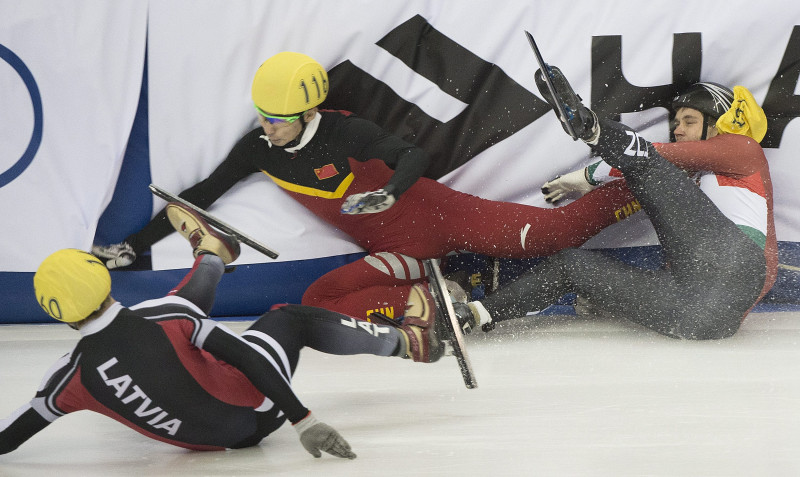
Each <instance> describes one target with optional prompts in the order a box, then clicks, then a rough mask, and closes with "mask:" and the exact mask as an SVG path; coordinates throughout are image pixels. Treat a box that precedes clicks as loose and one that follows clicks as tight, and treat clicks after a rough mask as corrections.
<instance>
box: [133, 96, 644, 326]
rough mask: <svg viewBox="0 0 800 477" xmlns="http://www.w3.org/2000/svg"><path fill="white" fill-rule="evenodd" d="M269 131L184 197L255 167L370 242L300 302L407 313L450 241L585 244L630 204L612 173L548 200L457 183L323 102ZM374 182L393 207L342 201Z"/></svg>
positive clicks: (210, 198) (199, 195) (146, 237)
mask: <svg viewBox="0 0 800 477" xmlns="http://www.w3.org/2000/svg"><path fill="white" fill-rule="evenodd" d="M262 134H263V131H262V130H261V129H260V128H257V129H254V130H252V131H250V132H249V133H247V134H246V135H245V136H244V137H243V138H242V139H241V140H240V141H239V142H238V143H237V144H236V145H235V146H234V148H233V149H232V150H231V152H230V153H229V154H228V156H227V158H226V159H225V161H223V163H222V164H220V166H218V167H217V169H216V170H215V171H214V172H213V173H212V174H211V175H210V176H209V177H208V178H207V179H205V180H203V181H202V182H200V183H198V184H197V185H195V186H193V187H191V188H189V189H187V190H186V191H184V192H182V193H181V194H180V196H181V197H183V198H184V199H186V200H189V201H191V202H193V203H195V204H196V205H198V206H200V207H203V208H206V207H208V206H209V205H210V204H211V203H213V202H214V201H215V200H216V199H217V198H219V197H220V196H221V195H222V194H223V193H224V192H225V191H227V190H229V189H230V188H231V187H233V185H234V184H236V183H237V182H239V181H240V180H242V179H244V178H245V177H247V176H249V175H250V174H252V173H258V172H262V173H264V174H266V175H267V176H268V177H269V178H270V179H271V180H272V181H273V182H275V184H277V185H278V186H279V187H281V188H282V189H283V190H284V191H285V192H286V193H287V194H289V195H290V196H291V197H292V198H294V199H295V200H297V201H298V202H300V203H302V204H303V205H304V206H305V207H307V208H308V209H309V210H310V211H311V212H313V213H314V214H315V215H317V216H319V217H321V218H322V219H324V220H326V221H327V222H328V223H330V224H331V225H333V226H335V227H337V228H339V229H341V230H342V231H343V232H345V233H346V234H348V235H350V236H351V237H352V238H353V239H354V240H355V241H356V242H357V243H358V244H359V245H360V246H361V247H363V248H364V249H366V250H367V252H369V254H370V255H369V256H367V257H365V258H364V259H362V260H358V261H356V262H353V263H350V264H348V265H345V266H343V267H340V268H338V269H336V270H333V271H331V272H329V273H328V274H326V275H324V276H323V277H321V278H320V279H319V280H318V281H316V282H315V283H313V284H312V285H311V286H310V287H309V288H308V290H307V291H306V293H305V295H304V297H303V304H307V305H313V306H319V307H323V308H327V309H330V310H334V311H338V312H340V313H344V314H347V315H350V316H354V317H357V318H362V319H363V318H366V317H367V315H368V314H369V313H371V312H372V311H373V310H377V309H380V310H383V311H384V312H386V314H389V315H397V316H399V315H401V314H402V310H403V309H404V306H405V304H406V299H407V295H408V291H409V289H410V286H411V285H412V284H413V283H415V282H418V281H420V280H424V279H425V272H424V268H423V266H422V262H421V261H420V260H422V259H427V258H439V257H443V256H444V255H445V254H447V253H449V252H454V251H470V252H474V253H479V254H484V255H489V256H494V257H508V258H530V257H538V256H543V255H548V254H552V253H554V252H556V251H558V250H561V249H563V248H566V247H576V246H579V245H581V244H583V243H584V242H585V241H586V240H588V239H589V238H591V237H592V236H594V235H595V234H597V233H598V232H599V231H600V230H602V229H603V228H604V227H607V226H609V225H611V224H613V223H615V222H617V221H618V220H619V219H620V216H621V215H620V212H619V211H620V210H623V209H625V210H631V208H632V206H631V204H632V203H633V204H635V199H634V198H633V196H632V194H630V192H628V191H627V189H626V188H625V187H624V185H623V184H614V183H612V184H609V185H608V186H605V187H601V188H599V189H597V190H595V191H593V192H592V193H590V194H588V195H587V196H586V197H584V198H583V199H582V200H581V201H580V203H573V204H569V205H566V206H564V207H559V208H552V209H551V208H540V207H533V206H527V205H520V204H515V203H509V202H499V201H491V200H486V199H482V198H479V197H476V196H473V195H470V194H466V193H463V192H459V191H455V190H453V189H450V188H448V187H447V186H445V185H443V184H441V183H439V182H437V181H435V180H433V179H429V178H425V177H421V176H422V174H423V173H424V171H425V169H426V168H427V166H428V164H429V159H428V158H427V156H426V155H425V154H424V153H423V152H422V150H420V149H419V148H417V147H415V146H414V145H412V144H410V143H407V142H405V141H403V140H401V139H400V138H398V137H395V136H392V135H390V134H388V133H386V132H385V131H383V130H382V129H381V128H380V127H378V126H377V125H376V124H374V123H372V122H370V121H367V120H365V119H361V118H358V117H355V116H354V115H352V114H350V113H347V112H342V111H326V110H323V111H321V112H320V113H318V114H317V115H316V117H315V118H314V120H312V121H311V122H310V123H309V124H308V125H307V126H306V129H305V131H304V133H303V136H302V140H301V141H300V144H299V145H295V146H294V147H285V148H279V147H274V146H272V144H270V143H269V141H268V140H267V139H266V138H265V137H263V136H262ZM531 187H532V188H535V187H538V186H537V185H534V184H531ZM378 189H385V190H387V191H390V192H391V193H392V194H393V195H394V196H395V197H396V198H397V201H396V203H395V204H394V205H393V206H392V207H390V208H389V209H387V210H385V211H383V212H380V213H375V214H361V215H344V214H342V213H341V212H340V208H341V206H342V203H343V202H344V200H345V199H346V198H347V197H348V196H350V195H352V194H356V193H361V192H368V191H375V190H378ZM633 209H634V210H638V208H637V207H635V206H633ZM622 218H624V217H622ZM170 232H171V228H170V227H169V224H168V223H167V222H166V219H165V217H164V214H163V212H162V213H161V214H159V215H158V216H156V217H155V218H154V219H153V221H151V222H150V224H148V225H147V226H145V228H144V229H142V231H140V232H139V233H137V234H134V235H132V236H130V237H128V238H127V239H126V241H127V242H128V243H130V244H131V245H132V246H133V248H134V250H136V251H137V252H138V251H140V250H143V249H145V248H147V247H148V246H149V245H151V244H152V243H154V242H155V241H157V240H159V239H161V238H163V237H164V236H166V235H167V234H168V233H170ZM383 252H386V253H383Z"/></svg>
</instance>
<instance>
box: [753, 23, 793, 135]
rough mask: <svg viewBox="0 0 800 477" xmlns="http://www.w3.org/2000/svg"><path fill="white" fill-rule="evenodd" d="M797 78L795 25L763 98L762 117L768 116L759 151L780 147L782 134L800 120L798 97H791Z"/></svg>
mask: <svg viewBox="0 0 800 477" xmlns="http://www.w3.org/2000/svg"><path fill="white" fill-rule="evenodd" d="M798 78H800V26H798V25H795V27H794V28H793V29H792V34H791V36H790V37H789V44H787V45H786V51H785V52H784V53H783V60H781V65H780V67H779V68H778V71H777V73H776V74H775V77H774V78H772V83H770V85H769V90H768V91H767V97H766V98H764V104H763V105H762V107H763V108H764V113H765V114H766V115H767V135H766V136H765V137H764V140H762V141H761V146H762V147H780V145H781V138H782V137H783V131H784V129H786V125H787V124H789V121H791V120H792V119H794V118H797V117H800V96H797V95H794V94H793V93H794V90H795V88H796V87H797V81H798Z"/></svg>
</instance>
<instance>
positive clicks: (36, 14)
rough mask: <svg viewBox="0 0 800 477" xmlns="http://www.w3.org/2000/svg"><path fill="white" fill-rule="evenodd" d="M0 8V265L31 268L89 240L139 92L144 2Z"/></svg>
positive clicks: (38, 2)
mask: <svg viewBox="0 0 800 477" xmlns="http://www.w3.org/2000/svg"><path fill="white" fill-rule="evenodd" d="M0 11H2V12H3V14H2V15H0V103H1V104H2V108H0V124H2V128H0V203H2V205H3V210H2V212H1V213H2V217H3V221H2V222H3V229H4V230H5V233H4V234H3V236H2V238H0V264H2V270H3V271H13V272H30V271H34V270H35V269H36V267H37V266H38V264H39V262H41V260H42V259H43V258H44V257H45V256H47V255H48V254H50V253H51V252H53V251H55V250H57V249H59V248H64V247H75V248H82V249H87V248H88V247H89V246H91V243H92V239H93V237H94V233H95V227H96V225H97V219H98V217H100V215H101V214H102V212H103V210H104V208H105V207H106V205H107V203H108V201H109V199H110V198H111V194H112V193H113V190H114V184H115V183H116V180H117V173H118V171H119V167H120V163H121V161H122V155H123V153H124V151H125V147H126V144H127V140H128V135H129V134H130V127H131V123H132V120H133V115H134V112H135V107H136V104H137V100H138V96H139V85H140V83H141V77H142V73H141V71H142V66H143V61H144V44H145V35H146V33H145V32H146V12H147V5H146V4H144V2H141V1H135V0H132V1H118V2H106V1H102V0H69V1H64V2H52V1H46V0H33V1H25V2H19V1H13V0H0ZM28 285H30V284H28ZM30 296H31V297H32V296H33V292H32V291H31V292H30Z"/></svg>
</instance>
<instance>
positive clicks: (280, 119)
mask: <svg viewBox="0 0 800 477" xmlns="http://www.w3.org/2000/svg"><path fill="white" fill-rule="evenodd" d="M253 107H254V108H256V111H258V114H260V115H262V116H264V118H265V119H266V120H267V122H268V123H270V124H277V123H288V124H291V123H293V122H295V121H297V120H298V119H300V116H302V115H303V113H300V114H296V115H293V116H275V115H273V114H268V113H265V112H264V111H262V110H261V108H259V107H258V106H256V105H255V104H254V105H253Z"/></svg>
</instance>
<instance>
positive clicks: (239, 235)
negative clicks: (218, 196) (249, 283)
mask: <svg viewBox="0 0 800 477" xmlns="http://www.w3.org/2000/svg"><path fill="white" fill-rule="evenodd" d="M150 192H152V193H153V195H155V196H157V197H160V198H162V199H164V200H166V201H167V202H178V203H179V204H183V205H185V206H186V207H189V208H190V209H192V210H194V211H195V212H197V213H198V215H200V217H202V218H203V219H205V221H206V222H208V224H209V225H211V226H212V227H215V228H217V229H219V230H221V231H223V232H225V233H226V234H228V235H231V236H233V237H234V238H236V240H238V241H239V242H241V243H243V244H245V245H248V246H249V247H251V248H253V249H254V250H256V251H258V252H261V253H263V254H264V255H266V256H267V257H269V258H278V252H275V251H273V250H272V249H270V248H269V247H267V246H266V245H264V244H262V243H261V242H259V241H258V240H256V239H254V238H253V237H251V236H249V235H247V234H245V233H244V232H240V231H239V230H237V229H235V228H233V227H231V226H230V225H228V224H226V223H225V222H223V221H221V220H219V219H218V218H216V217H215V216H213V215H211V214H209V213H208V212H206V211H205V210H203V209H201V208H200V207H197V206H196V205H194V204H192V203H191V202H188V201H186V200H183V199H181V198H180V197H178V196H177V195H175V194H173V193H171V192H167V191H166V190H164V189H162V188H161V187H158V186H157V185H155V184H150Z"/></svg>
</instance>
